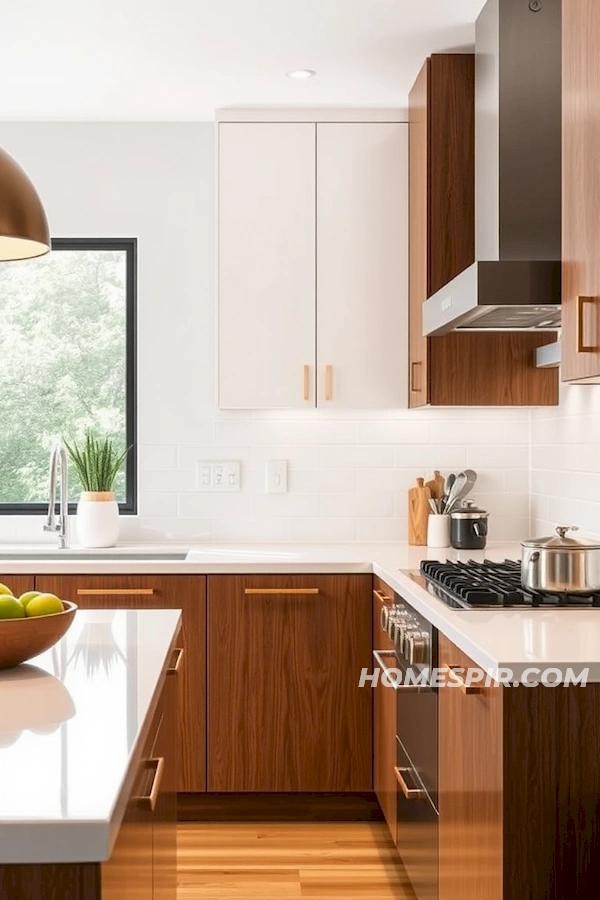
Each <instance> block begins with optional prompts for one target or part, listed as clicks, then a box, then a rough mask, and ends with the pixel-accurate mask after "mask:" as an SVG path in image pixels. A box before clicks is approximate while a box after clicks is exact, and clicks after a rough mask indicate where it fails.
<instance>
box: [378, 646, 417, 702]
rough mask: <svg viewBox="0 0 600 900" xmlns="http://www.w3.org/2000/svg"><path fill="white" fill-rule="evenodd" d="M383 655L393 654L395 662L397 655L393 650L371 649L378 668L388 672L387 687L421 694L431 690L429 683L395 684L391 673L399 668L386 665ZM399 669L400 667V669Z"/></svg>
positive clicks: (384, 672) (385, 672)
mask: <svg viewBox="0 0 600 900" xmlns="http://www.w3.org/2000/svg"><path fill="white" fill-rule="evenodd" d="M384 656H393V657H394V660H395V661H396V663H397V662H398V657H397V656H396V651H395V650H373V658H374V660H375V662H376V663H377V665H378V666H379V668H380V669H382V670H383V674H384V675H385V674H387V673H388V672H389V673H390V684H389V687H391V688H393V689H394V690H395V691H407V692H408V693H410V694H422V693H424V691H431V690H432V687H431V685H430V684H396V681H395V678H394V676H393V674H392V673H394V670H395V671H398V670H399V666H395V667H394V669H390V668H389V667H388V666H386V664H385V661H384V659H383V657H384ZM400 671H401V669H400Z"/></svg>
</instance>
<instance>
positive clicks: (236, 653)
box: [208, 575, 372, 792]
mask: <svg viewBox="0 0 600 900" xmlns="http://www.w3.org/2000/svg"><path fill="white" fill-rule="evenodd" d="M371 586H372V578H371V576H370V575H315V576H314V577H313V576H308V575H306V576H305V575H302V576H300V575H281V576H263V575H252V576H229V575H214V576H209V578H208V789H209V790H210V791H311V792H312V791H348V792H356V791H367V790H371V787H372V741H371V689H370V687H363V688H361V687H359V686H358V683H359V678H360V673H361V669H362V668H363V667H368V668H369V671H370V659H371Z"/></svg>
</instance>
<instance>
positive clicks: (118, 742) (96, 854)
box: [0, 610, 181, 900]
mask: <svg viewBox="0 0 600 900" xmlns="http://www.w3.org/2000/svg"><path fill="white" fill-rule="evenodd" d="M180 626H181V615H180V613H179V611H177V610H129V611H125V610H113V611H101V610H89V611H83V610H80V611H78V612H77V614H76V616H75V621H74V623H73V625H72V627H71V629H70V630H69V631H68V632H67V634H66V635H65V637H64V638H63V639H62V640H61V641H60V642H59V643H58V644H57V645H56V646H55V647H54V648H52V649H51V650H49V651H48V652H46V653H44V654H42V655H41V656H39V657H37V658H35V659H34V660H32V661H31V662H30V663H28V664H26V665H22V666H18V667H16V668H14V669H9V670H6V671H3V672H0V897H2V898H13V897H15V898H16V897H18V898H19V900H46V898H61V900H71V898H85V900H100V898H101V900H107V898H110V900H113V898H115V900H116V898H117V897H126V896H130V895H131V896H145V895H146V894H144V892H143V888H141V890H140V887H141V886H143V885H144V884H149V885H152V884H153V883H154V884H157V883H160V884H161V885H162V887H163V893H162V894H161V896H163V897H165V898H169V897H171V898H174V896H175V871H176V869H175V867H176V833H175V791H176V767H177V726H176V716H177V680H178V679H177V677H176V676H177V669H178V668H179V663H180V655H179V654H178V652H177V651H176V644H177V640H178V635H179V631H180ZM138 890H139V893H138V894H136V893H135V892H136V891H138Z"/></svg>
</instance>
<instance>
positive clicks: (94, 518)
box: [77, 491, 119, 547]
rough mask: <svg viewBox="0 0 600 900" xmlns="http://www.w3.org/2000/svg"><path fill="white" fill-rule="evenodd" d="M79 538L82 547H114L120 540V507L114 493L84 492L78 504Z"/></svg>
mask: <svg viewBox="0 0 600 900" xmlns="http://www.w3.org/2000/svg"><path fill="white" fill-rule="evenodd" d="M77 538H78V540H79V543H80V544H81V546H82V547H114V546H115V544H116V543H117V541H118V539H119V505H118V503H117V501H116V500H115V495H114V493H113V492H112V491H101V492H100V491H99V492H95V491H83V492H82V494H81V497H80V498H79V503H78V504H77Z"/></svg>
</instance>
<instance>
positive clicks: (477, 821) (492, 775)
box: [439, 635, 529, 900]
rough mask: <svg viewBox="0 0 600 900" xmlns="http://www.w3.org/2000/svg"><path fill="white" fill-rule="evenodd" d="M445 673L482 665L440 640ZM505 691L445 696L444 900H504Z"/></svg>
mask: <svg viewBox="0 0 600 900" xmlns="http://www.w3.org/2000/svg"><path fill="white" fill-rule="evenodd" d="M439 665H440V668H443V667H444V666H450V667H452V668H453V667H462V668H468V667H470V666H474V665H475V663H473V662H472V661H471V660H470V659H469V657H468V656H466V655H465V654H464V653H463V652H462V651H461V650H459V649H458V648H457V647H455V646H454V644H452V643H451V642H450V641H449V640H448V639H447V638H445V637H444V636H443V635H440V638H439ZM523 690H527V688H524V689H523ZM502 691H503V688H501V687H488V688H485V687H484V688H482V689H481V692H480V693H472V694H465V693H463V692H462V690H461V689H460V688H457V687H443V688H440V692H439V735H440V746H439V812H440V820H439V826H440V830H439V847H440V892H439V900H502V898H503V883H502V764H503V758H502ZM525 895H526V896H529V894H528V893H527V890H525Z"/></svg>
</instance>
